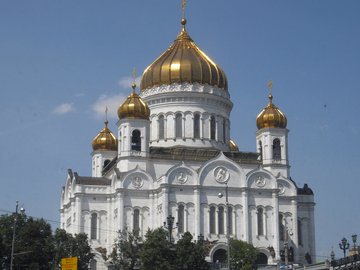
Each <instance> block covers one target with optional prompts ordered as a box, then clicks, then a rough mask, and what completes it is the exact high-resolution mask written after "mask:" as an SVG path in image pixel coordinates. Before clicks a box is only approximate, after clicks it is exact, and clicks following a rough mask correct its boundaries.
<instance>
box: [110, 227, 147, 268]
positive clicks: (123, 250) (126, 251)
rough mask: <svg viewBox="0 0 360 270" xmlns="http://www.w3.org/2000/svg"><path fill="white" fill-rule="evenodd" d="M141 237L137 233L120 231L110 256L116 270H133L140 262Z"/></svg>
mask: <svg viewBox="0 0 360 270" xmlns="http://www.w3.org/2000/svg"><path fill="white" fill-rule="evenodd" d="M141 246H142V244H141V237H140V236H139V234H138V232H137V231H133V232H128V231H126V230H125V231H119V233H118V238H117V239H116V240H115V244H114V248H113V250H112V253H111V255H110V258H111V261H112V263H113V266H114V270H118V269H123V270H132V269H134V267H135V265H136V264H137V263H139V261H140V251H141Z"/></svg>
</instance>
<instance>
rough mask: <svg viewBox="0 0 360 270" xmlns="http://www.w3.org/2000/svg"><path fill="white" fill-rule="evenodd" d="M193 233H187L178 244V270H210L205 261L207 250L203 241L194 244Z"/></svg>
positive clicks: (176, 260) (176, 261)
mask: <svg viewBox="0 0 360 270" xmlns="http://www.w3.org/2000/svg"><path fill="white" fill-rule="evenodd" d="M192 239H193V237H192V235H191V233H189V232H186V233H184V235H183V236H182V238H181V239H180V240H179V241H178V242H177V244H176V259H175V265H176V269H179V270H181V269H188V270H198V269H199V270H200V269H201V270H203V269H209V268H208V263H207V262H206V260H205V256H206V255H205V248H204V242H203V241H202V240H200V241H198V242H196V243H194V242H193V241H192Z"/></svg>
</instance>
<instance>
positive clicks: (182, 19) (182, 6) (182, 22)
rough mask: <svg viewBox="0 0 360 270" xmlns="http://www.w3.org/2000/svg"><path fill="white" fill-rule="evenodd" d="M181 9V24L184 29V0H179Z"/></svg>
mask: <svg viewBox="0 0 360 270" xmlns="http://www.w3.org/2000/svg"><path fill="white" fill-rule="evenodd" d="M181 9H182V18H181V24H182V26H183V29H185V24H186V19H185V10H186V0H181Z"/></svg>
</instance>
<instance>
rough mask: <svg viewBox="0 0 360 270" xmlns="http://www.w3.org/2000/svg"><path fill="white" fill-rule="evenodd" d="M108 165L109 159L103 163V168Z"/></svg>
mask: <svg viewBox="0 0 360 270" xmlns="http://www.w3.org/2000/svg"><path fill="white" fill-rule="evenodd" d="M109 163H110V159H106V160H105V161H104V168H105V167H106V166H107V165H108V164H109Z"/></svg>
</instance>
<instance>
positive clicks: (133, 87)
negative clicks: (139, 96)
mask: <svg viewBox="0 0 360 270" xmlns="http://www.w3.org/2000/svg"><path fill="white" fill-rule="evenodd" d="M131 77H132V79H133V83H132V86H131V87H132V89H133V92H134V93H135V88H136V82H135V81H136V68H133V70H132V72H131Z"/></svg>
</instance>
